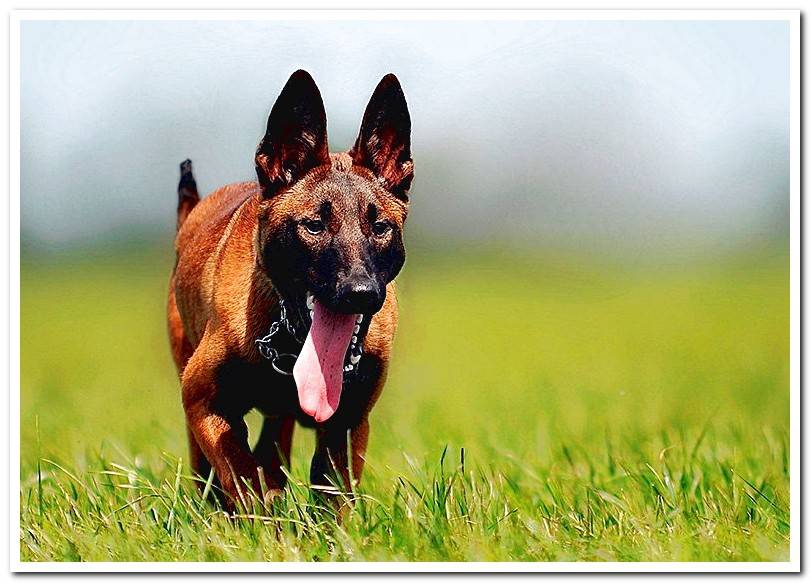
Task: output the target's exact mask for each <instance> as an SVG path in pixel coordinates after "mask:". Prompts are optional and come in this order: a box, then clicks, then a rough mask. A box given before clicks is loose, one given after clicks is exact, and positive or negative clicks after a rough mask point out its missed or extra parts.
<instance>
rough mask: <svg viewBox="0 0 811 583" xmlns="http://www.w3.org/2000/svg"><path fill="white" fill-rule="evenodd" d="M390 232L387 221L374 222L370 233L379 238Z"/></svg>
mask: <svg viewBox="0 0 811 583" xmlns="http://www.w3.org/2000/svg"><path fill="white" fill-rule="evenodd" d="M389 230H391V225H390V224H389V223H388V221H375V222H374V223H373V224H372V233H374V234H375V235H377V236H378V237H380V236H381V235H385V234H386V233H388V232H389Z"/></svg>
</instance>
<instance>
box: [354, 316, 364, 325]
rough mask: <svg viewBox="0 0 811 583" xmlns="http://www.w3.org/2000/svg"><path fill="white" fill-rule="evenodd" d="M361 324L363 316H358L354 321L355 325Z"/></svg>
mask: <svg viewBox="0 0 811 583" xmlns="http://www.w3.org/2000/svg"><path fill="white" fill-rule="evenodd" d="M361 322H363V314H358V319H357V320H355V323H356V324H360V323H361Z"/></svg>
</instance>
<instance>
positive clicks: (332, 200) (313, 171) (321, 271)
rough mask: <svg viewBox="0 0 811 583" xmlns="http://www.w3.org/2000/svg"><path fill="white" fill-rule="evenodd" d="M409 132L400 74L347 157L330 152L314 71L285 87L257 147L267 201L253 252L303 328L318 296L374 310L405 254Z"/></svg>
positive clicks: (373, 105) (371, 109)
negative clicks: (404, 237) (314, 80)
mask: <svg viewBox="0 0 811 583" xmlns="http://www.w3.org/2000/svg"><path fill="white" fill-rule="evenodd" d="M410 133H411V121H410V118H409V114H408V109H407V106H406V102H405V98H404V96H403V93H402V89H401V88H400V84H399V82H398V81H397V78H396V77H394V75H387V76H386V77H384V78H383V80H381V82H380V84H379V85H378V86H377V88H376V90H375V92H374V94H373V95H372V98H371V100H370V102H369V105H368V107H367V109H366V113H365V115H364V118H363V121H362V123H361V129H360V133H359V136H358V139H357V141H356V142H355V145H354V147H353V148H352V150H350V152H348V153H342V154H333V155H330V154H329V151H328V147H327V132H326V114H325V112H324V105H323V102H322V100H321V95H320V93H319V91H318V88H317V87H316V85H315V83H314V82H313V80H312V78H311V77H310V76H309V74H307V73H305V72H304V71H298V72H296V73H294V74H293V75H292V76H291V78H290V80H289V81H288V82H287V85H286V86H285V88H284V89H283V90H282V93H281V94H280V96H279V98H278V99H277V101H276V104H275V105H274V107H273V109H272V111H271V114H270V117H269V119H268V126H267V132H266V134H265V137H264V138H263V140H262V142H261V143H260V144H259V147H258V149H257V153H256V171H257V176H258V178H259V183H260V186H261V187H262V194H263V198H264V201H263V203H262V211H261V213H260V218H259V229H258V238H257V245H258V250H257V251H258V257H259V258H260V261H261V263H262V267H263V268H264V270H265V271H266V273H267V275H268V276H269V277H270V280H271V281H272V283H273V286H274V287H275V289H276V290H277V291H278V292H279V293H280V294H281V296H282V297H283V298H284V299H285V301H286V303H287V305H288V306H289V307H290V308H292V309H293V310H294V311H295V312H297V315H298V316H299V318H297V319H299V321H300V322H301V323H302V324H303V325H305V326H308V325H309V320H308V315H309V316H310V317H312V312H311V310H312V307H313V301H312V299H313V298H314V299H315V300H316V301H317V302H318V303H319V304H321V305H322V306H324V307H325V308H326V309H328V310H329V311H330V312H334V313H338V314H354V315H358V316H361V315H365V316H371V315H372V314H374V313H376V312H377V311H378V310H380V308H381V307H382V305H383V302H384V300H385V297H386V284H388V283H389V282H390V281H392V280H393V279H394V277H395V276H396V275H397V274H398V272H399V271H400V269H401V267H402V266H403V262H404V261H405V249H404V247H403V237H402V234H403V224H404V222H405V219H406V215H407V212H408V198H407V194H406V193H407V191H408V188H409V186H410V184H411V179H412V176H413V163H412V160H411V148H410V141H411V140H410ZM359 319H361V320H363V318H359ZM368 320H369V318H368V317H367V318H366V322H367V325H368ZM365 327H366V326H363V328H365Z"/></svg>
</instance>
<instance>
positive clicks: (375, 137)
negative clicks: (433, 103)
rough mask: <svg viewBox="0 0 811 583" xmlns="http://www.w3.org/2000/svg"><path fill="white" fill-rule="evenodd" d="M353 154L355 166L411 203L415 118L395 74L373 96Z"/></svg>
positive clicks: (378, 86) (383, 80)
mask: <svg viewBox="0 0 811 583" xmlns="http://www.w3.org/2000/svg"><path fill="white" fill-rule="evenodd" d="M350 154H351V156H352V161H353V163H354V164H359V165H361V166H365V167H366V168H368V169H370V170H371V171H372V172H374V173H375V175H376V176H377V177H378V178H380V180H381V181H382V183H383V185H384V186H385V187H386V188H387V189H388V190H389V191H391V192H392V193H393V194H394V195H395V196H397V197H398V198H401V199H403V200H408V197H407V196H406V193H407V192H408V189H409V187H410V186H411V180H412V178H413V177H414V163H413V162H412V160H411V117H410V116H409V115H408V106H407V105H406V100H405V95H403V90H402V88H401V87H400V82H399V81H398V80H397V77H395V76H394V75H392V74H391V73H389V74H388V75H386V76H385V77H383V79H381V80H380V83H378V85H377V88H376V89H375V92H374V93H373V94H372V98H371V99H370V100H369V105H367V106H366V113H364V114H363V122H362V123H361V125H360V134H359V135H358V139H357V141H356V142H355V146H354V147H353V148H352V151H351V152H350Z"/></svg>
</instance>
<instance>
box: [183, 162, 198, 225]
mask: <svg viewBox="0 0 811 583" xmlns="http://www.w3.org/2000/svg"><path fill="white" fill-rule="evenodd" d="M198 202H200V194H199V193H198V192H197V182H196V181H195V180H194V174H192V168H191V160H184V161H183V162H181V163H180V184H178V185H177V228H178V229H180V226H181V225H182V224H183V222H184V221H185V220H186V217H188V216H189V213H190V212H191V210H192V209H193V208H194V207H195V205H196V204H197V203H198Z"/></svg>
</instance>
